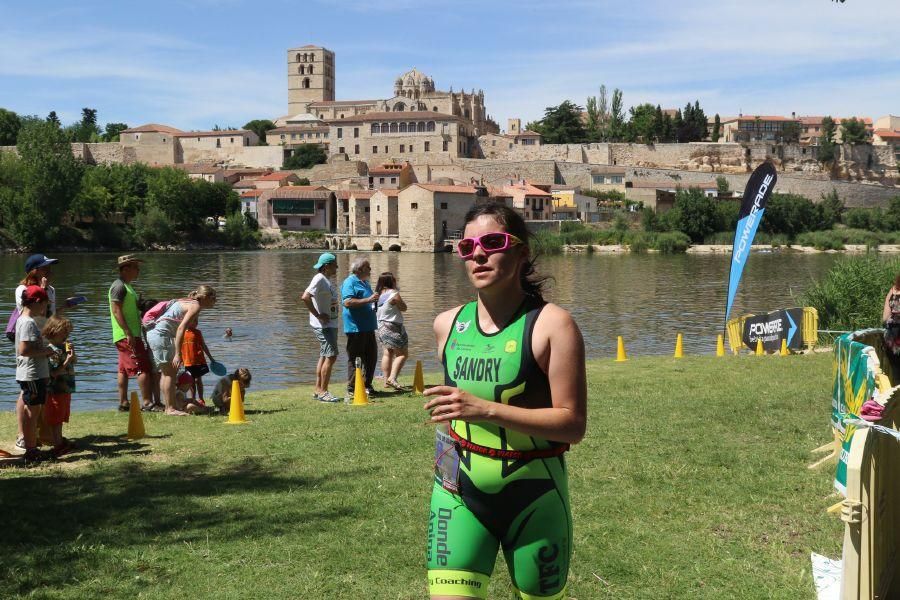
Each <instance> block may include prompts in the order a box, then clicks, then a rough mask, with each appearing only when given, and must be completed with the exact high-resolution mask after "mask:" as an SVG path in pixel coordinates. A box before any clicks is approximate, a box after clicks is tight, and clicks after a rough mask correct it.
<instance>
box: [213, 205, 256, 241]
mask: <svg viewBox="0 0 900 600" xmlns="http://www.w3.org/2000/svg"><path fill="white" fill-rule="evenodd" d="M250 221H253V223H255V222H256V220H255V219H253V218H252V217H249V218H247V217H245V216H244V215H242V214H241V213H240V212H233V213H231V214H230V215H228V217H226V218H225V230H224V231H223V232H222V234H223V237H224V238H225V243H226V244H228V245H229V246H234V247H235V248H245V249H246V248H256V247H257V246H259V242H260V235H259V226H258V225H257V226H256V227H253V225H252V224H251V222H250Z"/></svg>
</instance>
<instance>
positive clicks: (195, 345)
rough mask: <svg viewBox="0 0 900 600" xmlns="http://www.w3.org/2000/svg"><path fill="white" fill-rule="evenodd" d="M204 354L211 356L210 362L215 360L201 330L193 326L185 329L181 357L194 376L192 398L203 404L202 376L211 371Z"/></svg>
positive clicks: (188, 370) (185, 366)
mask: <svg viewBox="0 0 900 600" xmlns="http://www.w3.org/2000/svg"><path fill="white" fill-rule="evenodd" d="M204 354H205V355H206V356H208V357H209V360H210V362H212V361H213V360H214V359H213V357H212V354H210V353H209V348H208V347H207V346H206V342H205V341H204V340H203V334H202V333H200V330H199V329H197V328H196V327H193V326H192V327H188V328H187V329H185V331H184V339H183V340H182V341H181V358H182V360H184V370H185V371H187V372H188V373H190V374H191V377H193V378H194V384H193V385H192V386H191V400H198V399H199V400H200V403H201V404H203V379H202V377H203V376H204V375H206V374H207V373H209V367H208V366H207V364H206V358H205V357H204Z"/></svg>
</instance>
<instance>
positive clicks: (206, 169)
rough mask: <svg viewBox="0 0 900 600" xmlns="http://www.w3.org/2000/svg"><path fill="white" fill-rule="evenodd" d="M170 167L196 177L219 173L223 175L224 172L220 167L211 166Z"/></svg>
mask: <svg viewBox="0 0 900 600" xmlns="http://www.w3.org/2000/svg"><path fill="white" fill-rule="evenodd" d="M172 166H173V167H175V168H176V169H180V170H181V171H184V172H185V173H190V174H196V175H213V174H215V173H219V172H222V173H224V170H223V169H222V167H216V166H212V165H184V164H179V165H172Z"/></svg>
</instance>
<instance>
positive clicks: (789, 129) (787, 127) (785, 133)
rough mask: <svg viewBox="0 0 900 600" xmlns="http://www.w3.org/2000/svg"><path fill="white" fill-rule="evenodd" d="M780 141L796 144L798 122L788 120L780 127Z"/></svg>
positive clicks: (798, 133)
mask: <svg viewBox="0 0 900 600" xmlns="http://www.w3.org/2000/svg"><path fill="white" fill-rule="evenodd" d="M781 141H782V142H784V143H785V144H796V143H797V142H799V141H800V123H797V122H796V121H789V122H787V123H785V124H784V127H782V128H781Z"/></svg>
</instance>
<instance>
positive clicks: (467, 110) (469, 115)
mask: <svg viewBox="0 0 900 600" xmlns="http://www.w3.org/2000/svg"><path fill="white" fill-rule="evenodd" d="M465 114H466V118H467V119H468V118H470V117H471V113H470V112H469V109H468V108H467V109H466V111H465Z"/></svg>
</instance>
